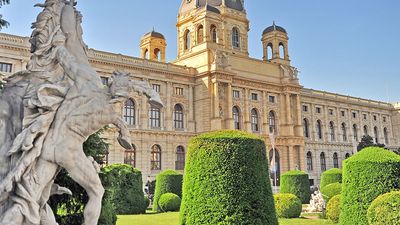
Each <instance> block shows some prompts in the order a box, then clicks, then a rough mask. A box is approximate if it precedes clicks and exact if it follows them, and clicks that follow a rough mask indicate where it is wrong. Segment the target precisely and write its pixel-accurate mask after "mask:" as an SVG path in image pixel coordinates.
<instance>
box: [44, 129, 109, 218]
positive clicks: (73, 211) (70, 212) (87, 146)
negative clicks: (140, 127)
mask: <svg viewBox="0 0 400 225" xmlns="http://www.w3.org/2000/svg"><path fill="white" fill-rule="evenodd" d="M103 131H104V129H103V130H100V131H98V132H97V133H95V134H93V135H91V136H90V137H89V138H88V140H87V141H86V142H85V143H84V144H83V150H84V152H85V154H86V155H87V156H91V157H93V158H94V160H95V161H96V162H97V163H99V164H103V160H104V156H105V155H106V154H107V150H108V143H107V142H106V141H105V139H104V138H102V137H101V134H102V132H103ZM55 183H56V184H58V185H60V186H62V187H67V188H69V189H70V190H71V191H72V193H73V195H72V196H68V195H57V196H52V197H51V198H50V201H49V204H50V206H51V208H52V209H53V212H57V215H56V219H57V222H58V223H59V224H60V225H78V224H79V225H80V224H83V209H84V206H85V204H86V202H87V201H88V199H89V198H88V195H87V194H86V191H85V190H84V189H83V188H82V187H81V186H79V185H78V184H77V183H75V182H74V181H73V180H72V178H71V177H69V175H68V173H67V171H65V170H61V171H60V173H59V174H58V176H57V178H56V180H55Z"/></svg>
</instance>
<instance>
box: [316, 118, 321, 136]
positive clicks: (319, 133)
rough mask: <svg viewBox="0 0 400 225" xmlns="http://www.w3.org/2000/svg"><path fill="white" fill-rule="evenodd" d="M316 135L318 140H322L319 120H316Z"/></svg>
mask: <svg viewBox="0 0 400 225" xmlns="http://www.w3.org/2000/svg"><path fill="white" fill-rule="evenodd" d="M317 135H318V139H320V140H321V139H322V123H321V120H317Z"/></svg>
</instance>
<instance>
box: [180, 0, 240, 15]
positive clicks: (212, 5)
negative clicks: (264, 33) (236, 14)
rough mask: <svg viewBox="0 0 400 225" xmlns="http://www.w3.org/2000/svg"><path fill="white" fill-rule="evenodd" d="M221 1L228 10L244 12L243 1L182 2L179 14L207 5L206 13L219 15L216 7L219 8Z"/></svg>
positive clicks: (210, 0)
mask: <svg viewBox="0 0 400 225" xmlns="http://www.w3.org/2000/svg"><path fill="white" fill-rule="evenodd" d="M223 1H225V5H226V7H228V8H231V9H235V10H238V11H243V10H244V5H243V0H182V4H181V8H180V10H179V14H184V13H187V12H190V11H192V10H194V9H198V8H204V7H206V6H207V5H208V6H209V7H207V8H206V9H207V10H208V11H212V12H215V13H219V10H218V9H217V8H216V7H220V6H221V5H222V2H223Z"/></svg>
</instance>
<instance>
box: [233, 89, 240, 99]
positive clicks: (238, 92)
mask: <svg viewBox="0 0 400 225" xmlns="http://www.w3.org/2000/svg"><path fill="white" fill-rule="evenodd" d="M232 95H233V98H240V91H238V90H233V93H232Z"/></svg>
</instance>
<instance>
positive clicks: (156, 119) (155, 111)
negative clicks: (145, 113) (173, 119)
mask: <svg viewBox="0 0 400 225" xmlns="http://www.w3.org/2000/svg"><path fill="white" fill-rule="evenodd" d="M150 126H151V128H160V127H161V112H160V109H159V108H156V107H154V106H152V107H151V109H150Z"/></svg>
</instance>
